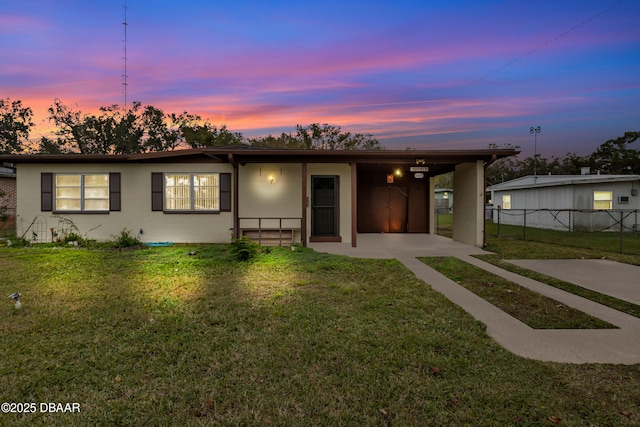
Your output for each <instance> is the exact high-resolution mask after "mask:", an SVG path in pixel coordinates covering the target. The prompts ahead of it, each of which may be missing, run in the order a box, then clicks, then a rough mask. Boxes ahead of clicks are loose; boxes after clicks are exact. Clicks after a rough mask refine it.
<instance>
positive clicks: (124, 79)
mask: <svg viewBox="0 0 640 427" xmlns="http://www.w3.org/2000/svg"><path fill="white" fill-rule="evenodd" d="M122 8H123V10H124V20H123V21H122V29H123V31H124V38H123V39H122V48H123V51H124V56H123V57H122V59H123V66H124V71H123V73H122V95H123V97H124V104H123V107H122V108H123V110H126V109H127V86H128V85H129V83H127V77H129V76H127V25H128V24H127V9H128V7H127V0H124V5H123V6H122Z"/></svg>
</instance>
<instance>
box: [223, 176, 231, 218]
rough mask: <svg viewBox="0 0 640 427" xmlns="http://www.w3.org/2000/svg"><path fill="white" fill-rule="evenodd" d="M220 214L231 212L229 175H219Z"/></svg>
mask: <svg viewBox="0 0 640 427" xmlns="http://www.w3.org/2000/svg"><path fill="white" fill-rule="evenodd" d="M220 212H231V174H230V173H221V174H220Z"/></svg>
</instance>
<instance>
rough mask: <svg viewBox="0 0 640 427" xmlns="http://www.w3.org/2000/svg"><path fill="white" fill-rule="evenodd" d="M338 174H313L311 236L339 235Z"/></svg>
mask: <svg viewBox="0 0 640 427" xmlns="http://www.w3.org/2000/svg"><path fill="white" fill-rule="evenodd" d="M339 183H340V182H339V177H338V176H311V236H312V237H314V236H315V237H337V236H338V235H339V233H338V213H339V212H338V200H339V198H338V194H339V193H338V190H339Z"/></svg>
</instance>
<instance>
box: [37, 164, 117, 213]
mask: <svg viewBox="0 0 640 427" xmlns="http://www.w3.org/2000/svg"><path fill="white" fill-rule="evenodd" d="M40 196H41V208H40V210H42V211H43V212H51V211H58V212H89V213H94V212H95V213H102V212H104V213H108V212H109V211H119V210H120V173H118V172H114V173H97V174H96V173H92V174H84V173H65V174H54V173H50V172H45V173H42V174H40Z"/></svg>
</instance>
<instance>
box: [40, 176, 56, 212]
mask: <svg viewBox="0 0 640 427" xmlns="http://www.w3.org/2000/svg"><path fill="white" fill-rule="evenodd" d="M40 210H41V211H43V212H51V211H52V210H53V174H52V173H49V172H45V173H41V174H40Z"/></svg>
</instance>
